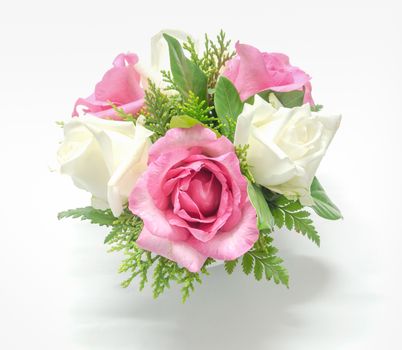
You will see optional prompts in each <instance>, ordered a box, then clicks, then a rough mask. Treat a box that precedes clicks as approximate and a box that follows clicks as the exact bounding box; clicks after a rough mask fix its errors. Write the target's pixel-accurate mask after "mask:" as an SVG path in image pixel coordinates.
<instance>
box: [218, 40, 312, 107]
mask: <svg viewBox="0 0 402 350" xmlns="http://www.w3.org/2000/svg"><path fill="white" fill-rule="evenodd" d="M236 52H237V55H236V56H235V57H234V58H233V59H231V60H230V61H228V62H227V64H226V67H225V69H224V72H223V75H224V76H225V77H227V78H228V79H230V80H231V81H232V83H233V84H234V86H235V87H236V89H237V91H238V92H239V94H240V98H241V99H242V100H243V101H245V100H247V99H248V98H249V97H251V96H254V95H255V94H258V93H259V92H262V91H265V90H272V91H277V92H287V91H294V90H301V89H303V88H304V90H305V94H304V103H310V104H311V105H314V102H313V99H312V97H311V84H310V79H311V78H310V77H309V75H308V74H306V73H305V72H303V71H302V70H301V69H299V68H297V67H294V66H292V65H291V64H290V63H289V57H288V56H286V55H284V54H282V53H268V52H260V51H259V50H258V49H257V48H255V47H253V46H251V45H245V44H240V43H236Z"/></svg>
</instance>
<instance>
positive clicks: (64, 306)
mask: <svg viewBox="0 0 402 350" xmlns="http://www.w3.org/2000/svg"><path fill="white" fill-rule="evenodd" d="M400 16H401V10H400V8H399V6H398V1H387V0H384V1H380V2H379V1H356V2H352V1H350V0H348V1H334V2H331V3H329V2H327V3H325V2H324V1H315V2H312V1H293V2H288V1H286V2H284V1H275V2H273V1H260V2H259V1H250V0H249V1H246V2H243V3H242V4H241V5H238V4H236V3H235V2H234V1H202V2H188V1H187V2H184V1H183V2H179V1H163V2H162V1H160V2H155V1H141V2H140V1H137V2H134V1H127V2H123V1H114V2H109V3H103V2H100V1H87V2H83V1H64V2H59V1H44V0H41V1H14V2H2V4H1V5H0V33H1V34H0V35H1V49H0V50H1V55H0V99H1V106H2V113H1V126H0V152H1V153H0V155H1V158H0V159H1V172H0V178H1V182H0V184H1V199H2V200H1V202H0V210H1V232H0V247H1V253H0V276H1V280H0V323H1V325H0V348H1V349H5V350H12V349H73V350H75V349H91V350H92V349H113V350H120V349H147V350H152V349H177V350H178V349H244V348H252V349H255V350H260V349H271V348H272V349H276V350H285V349H299V350H302V349H325V350H332V349H342V350H348V349H353V350H356V349H364V350H367V349H378V348H379V347H381V348H382V349H399V348H402V342H401V339H400V335H399V334H398V333H397V332H398V331H400V329H401V328H402V327H401V320H400V315H401V302H400V300H399V296H400V295H401V286H400V282H399V278H400V275H401V274H400V267H401V262H402V261H401V254H400V249H401V248H400V247H401V243H402V240H401V236H402V229H401V224H400V222H401V218H400V217H401V215H400V213H401V209H402V205H401V198H400V197H401V195H402V187H401V180H400V179H401V166H400V162H401V150H402V142H401V139H402V138H401V133H402V131H401V129H402V113H401V92H402V91H401V90H402V89H401V79H402V74H401V68H400V67H401V66H400V65H401V62H402V54H401V42H402V41H401V33H402V24H401V20H400ZM165 27H174V28H180V29H183V30H187V31H190V32H191V33H192V34H194V35H196V36H200V35H201V34H202V33H203V32H204V31H208V32H209V33H211V34H214V33H215V32H217V31H218V30H219V29H220V28H223V29H225V30H226V31H227V33H228V35H229V36H230V37H231V38H233V39H234V40H236V39H237V38H238V39H239V40H241V41H243V42H247V43H251V44H254V45H255V46H257V47H258V48H260V49H262V50H268V51H281V52H285V53H287V54H288V55H289V56H290V57H291V60H292V62H293V63H294V64H296V65H298V66H300V67H302V68H303V69H305V70H306V71H307V72H308V73H310V74H311V75H312V76H313V81H312V82H313V87H314V90H313V93H314V97H315V100H316V101H317V102H318V103H322V104H324V105H325V107H326V109H327V110H334V111H341V112H342V113H343V117H344V118H343V122H342V125H341V128H340V130H339V133H338V135H337V136H336V137H335V140H334V142H333V144H332V145H331V147H330V149H329V152H328V154H327V157H326V158H325V159H324V161H323V163H322V166H321V168H320V170H319V177H320V180H321V182H322V183H323V184H324V186H325V187H326V189H327V191H328V193H329V194H330V196H331V197H332V198H333V200H334V201H335V202H336V203H337V204H339V206H340V208H341V209H342V210H343V214H344V216H345V219H344V220H343V221H339V222H325V221H323V220H319V219H317V221H316V223H317V228H318V230H319V232H320V233H321V236H322V247H321V248H320V249H318V248H316V247H314V246H313V245H312V244H311V243H310V242H309V241H307V240H306V239H304V238H302V237H298V236H297V235H296V234H295V233H289V232H278V233H277V235H276V238H277V242H278V245H279V246H280V248H281V249H282V255H283V256H284V257H285V258H286V259H287V266H288V267H289V270H290V273H291V288H290V290H286V289H284V288H282V287H277V286H275V285H273V284H272V283H264V282H259V283H258V282H256V281H254V280H253V278H248V277H245V276H243V274H242V273H236V274H234V276H227V275H226V274H225V272H224V271H223V269H222V267H217V268H216V269H215V270H214V271H213V273H212V276H210V277H208V278H206V279H205V280H204V284H203V285H202V286H200V287H199V288H198V289H197V290H196V292H195V293H194V294H193V296H192V297H191V299H190V300H189V302H188V303H187V304H185V305H182V304H181V303H180V300H179V292H178V290H177V289H176V288H173V290H171V291H169V292H168V293H166V294H165V295H164V296H162V297H161V298H160V299H159V300H157V301H153V300H152V298H151V294H150V291H149V290H146V291H145V292H143V293H139V292H138V291H137V290H136V287H135V286H133V287H131V288H129V289H121V288H120V287H119V282H120V281H121V280H122V278H123V276H119V275H118V274H117V273H116V270H117V267H118V264H119V261H120V257H119V256H117V255H112V254H107V253H106V248H105V247H104V246H103V244H102V241H103V237H104V231H103V230H101V229H98V228H97V227H92V226H90V225H89V224H85V223H80V222H77V221H63V222H57V220H56V213H57V212H58V211H60V210H62V209H66V208H70V207H78V206H84V205H86V204H87V202H86V201H87V200H88V196H87V195H86V194H85V193H82V192H79V191H78V190H76V189H75V188H74V187H73V185H72V184H71V183H70V181H68V179H64V178H60V177H59V176H57V175H56V174H53V173H49V172H48V169H47V164H48V163H49V160H50V159H51V157H52V155H53V152H54V151H55V149H56V145H57V141H58V140H59V138H60V137H61V131H60V130H59V129H58V128H57V127H56V126H54V121H55V120H60V119H66V118H68V117H69V114H70V113H71V111H72V108H73V103H74V102H75V99H76V98H77V97H79V96H82V97H85V96H87V95H88V94H89V93H90V92H91V89H92V87H93V85H94V84H95V83H96V82H97V81H98V80H99V78H100V77H101V75H102V74H103V72H104V71H105V70H106V69H108V68H109V67H110V65H111V62H112V60H113V58H114V56H115V55H116V54H117V53H119V52H121V51H128V50H131V51H134V52H137V53H138V54H140V58H142V59H143V60H145V59H147V58H148V57H149V55H148V50H149V39H150V37H151V36H152V35H153V34H154V33H156V32H157V31H159V30H160V29H161V28H165Z"/></svg>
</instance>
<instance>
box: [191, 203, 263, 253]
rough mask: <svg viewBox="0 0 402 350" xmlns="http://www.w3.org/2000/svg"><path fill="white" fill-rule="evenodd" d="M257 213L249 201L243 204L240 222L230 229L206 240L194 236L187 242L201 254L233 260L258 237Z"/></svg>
mask: <svg viewBox="0 0 402 350" xmlns="http://www.w3.org/2000/svg"><path fill="white" fill-rule="evenodd" d="M258 233H259V231H258V228H257V215H256V212H255V209H254V207H253V206H252V205H251V203H250V202H249V201H247V202H246V203H245V204H244V207H243V209H242V217H241V220H240V222H239V223H238V224H237V225H236V226H235V227H234V228H233V229H232V230H230V231H226V232H219V233H218V234H216V235H215V236H214V238H212V239H211V240H209V241H207V242H201V241H200V240H197V239H195V238H194V237H191V238H189V243H190V244H191V245H192V246H193V247H194V248H195V249H197V250H198V251H199V252H201V253H202V254H205V255H206V256H209V257H211V258H214V259H220V260H233V259H236V258H238V257H239V256H241V255H243V254H244V253H246V252H247V251H249V250H250V249H251V248H252V246H253V245H254V243H255V242H256V241H257V239H258Z"/></svg>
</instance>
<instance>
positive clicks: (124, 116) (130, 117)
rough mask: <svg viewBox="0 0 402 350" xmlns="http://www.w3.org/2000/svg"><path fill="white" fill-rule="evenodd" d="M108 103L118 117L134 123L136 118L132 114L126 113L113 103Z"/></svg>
mask: <svg viewBox="0 0 402 350" xmlns="http://www.w3.org/2000/svg"><path fill="white" fill-rule="evenodd" d="M110 105H111V106H112V108H113V110H114V111H115V113H116V115H117V116H118V117H120V118H121V119H123V120H124V121H128V122H133V123H134V124H135V123H136V120H137V118H136V117H135V116H134V115H133V114H131V113H126V112H125V111H124V109H123V108H119V107H117V106H116V105H115V104H114V103H111V102H110Z"/></svg>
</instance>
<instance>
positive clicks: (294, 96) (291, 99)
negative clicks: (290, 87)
mask: <svg viewBox="0 0 402 350" xmlns="http://www.w3.org/2000/svg"><path fill="white" fill-rule="evenodd" d="M270 93H273V94H274V95H275V96H276V98H277V99H278V100H279V102H280V103H282V105H283V106H284V107H286V108H293V107H300V106H302V105H303V100H304V91H303V90H294V91H288V92H278V91H272V90H267V91H263V92H260V93H259V94H258V95H260V96H261V97H262V98H263V99H264V100H266V101H269V94H270Z"/></svg>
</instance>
